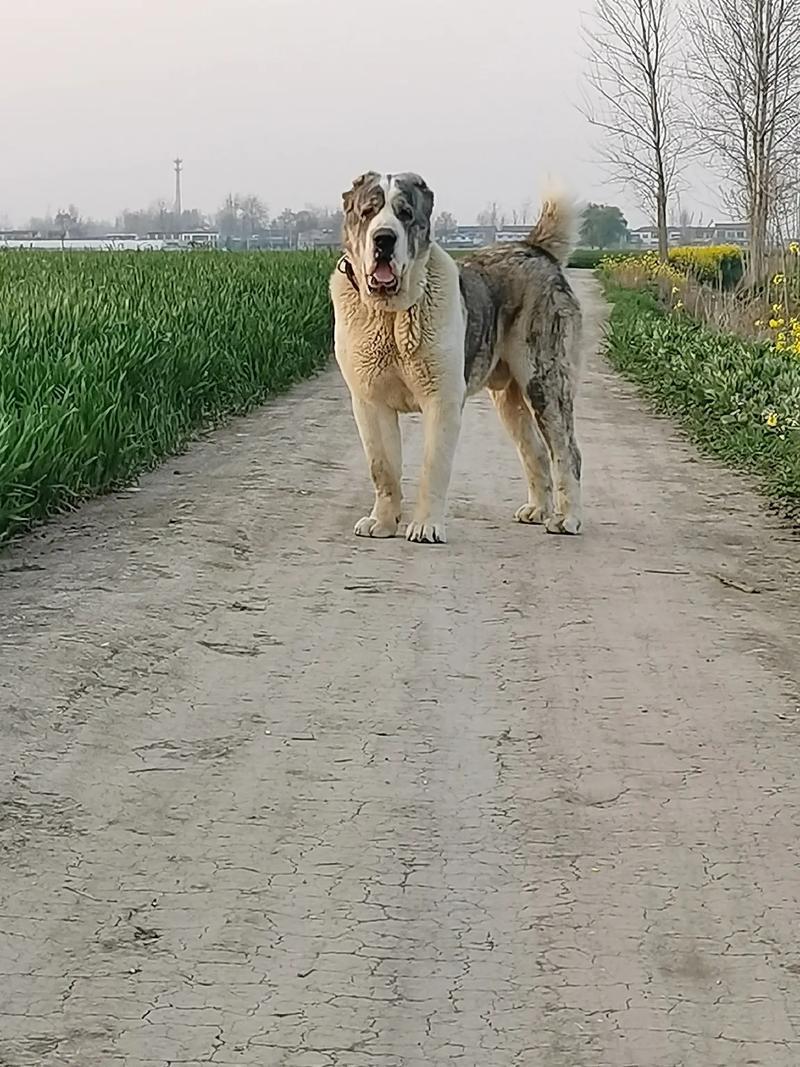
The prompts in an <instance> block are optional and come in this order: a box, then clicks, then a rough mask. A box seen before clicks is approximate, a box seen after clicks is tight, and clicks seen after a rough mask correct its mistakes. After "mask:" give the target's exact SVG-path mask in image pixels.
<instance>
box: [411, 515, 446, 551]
mask: <svg viewBox="0 0 800 1067" xmlns="http://www.w3.org/2000/svg"><path fill="white" fill-rule="evenodd" d="M406 540H407V541H413V542H415V544H421V545H444V544H446V543H447V533H446V532H445V528H444V523H443V522H433V521H432V520H430V519H425V520H423V521H421V522H418V521H414V522H410V523H409V524H408V529H407V530H406Z"/></svg>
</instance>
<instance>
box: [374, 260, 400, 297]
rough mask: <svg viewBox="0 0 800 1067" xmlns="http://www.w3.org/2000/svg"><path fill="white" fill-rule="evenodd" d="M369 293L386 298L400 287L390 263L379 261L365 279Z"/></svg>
mask: <svg viewBox="0 0 800 1067" xmlns="http://www.w3.org/2000/svg"><path fill="white" fill-rule="evenodd" d="M367 284H368V285H369V289H370V292H371V293H382V294H385V295H387V296H389V295H391V294H392V293H396V292H397V289H398V287H399V285H400V279H399V278H398V277H397V275H396V274H395V272H394V267H392V265H391V263H385V262H382V261H379V262H377V263H376V264H375V266H374V267H373V270H372V274H370V276H369V278H368V279H367Z"/></svg>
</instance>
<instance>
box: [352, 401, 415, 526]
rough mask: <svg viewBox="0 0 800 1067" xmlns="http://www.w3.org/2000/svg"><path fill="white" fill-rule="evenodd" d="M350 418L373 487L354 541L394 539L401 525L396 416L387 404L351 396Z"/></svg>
mask: <svg viewBox="0 0 800 1067" xmlns="http://www.w3.org/2000/svg"><path fill="white" fill-rule="evenodd" d="M353 414H354V415H355V419H356V425H357V426H358V432H359V434H360V436H361V443H362V445H363V446H364V454H365V455H366V457H367V463H368V464H369V473H370V477H371V478H372V484H373V485H374V486H375V503H374V505H373V508H372V511H371V512H370V514H369V515H365V516H364V518H363V519H359V520H358V522H357V523H356V527H355V533H356V536H357V537H394V535H395V534H396V533H397V526H398V524H399V522H400V510H401V506H402V502H401V489H400V478H401V475H402V470H403V454H402V445H401V442H400V426H399V425H398V421H397V412H396V411H393V410H392V409H391V408H390V407H387V405H386V404H375V403H372V402H371V401H367V400H362V399H361V398H360V397H357V396H353Z"/></svg>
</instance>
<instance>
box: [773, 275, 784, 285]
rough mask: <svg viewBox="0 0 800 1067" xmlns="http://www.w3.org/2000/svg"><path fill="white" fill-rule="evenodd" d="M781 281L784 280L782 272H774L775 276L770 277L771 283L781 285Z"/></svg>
mask: <svg viewBox="0 0 800 1067" xmlns="http://www.w3.org/2000/svg"><path fill="white" fill-rule="evenodd" d="M783 282H784V277H783V275H782V274H776V275H775V277H774V278H773V279H772V284H773V285H783Z"/></svg>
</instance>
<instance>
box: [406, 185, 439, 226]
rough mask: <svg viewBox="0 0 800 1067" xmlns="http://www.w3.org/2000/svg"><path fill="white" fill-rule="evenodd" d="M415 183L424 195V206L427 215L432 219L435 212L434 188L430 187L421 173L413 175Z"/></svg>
mask: <svg viewBox="0 0 800 1067" xmlns="http://www.w3.org/2000/svg"><path fill="white" fill-rule="evenodd" d="M411 177H412V181H413V183H414V187H415V188H416V189H418V190H419V192H420V194H421V196H422V207H423V211H424V212H425V215H426V217H427V218H428V220H430V217H431V215H432V214H433V199H434V198H433V190H432V189H430V188H429V187H428V184H427V182H426V181H425V179H424V178H421V177H420V176H419V174H414V175H412V176H411Z"/></svg>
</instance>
